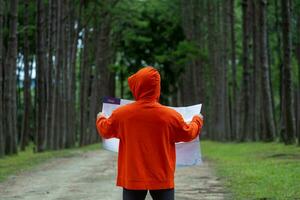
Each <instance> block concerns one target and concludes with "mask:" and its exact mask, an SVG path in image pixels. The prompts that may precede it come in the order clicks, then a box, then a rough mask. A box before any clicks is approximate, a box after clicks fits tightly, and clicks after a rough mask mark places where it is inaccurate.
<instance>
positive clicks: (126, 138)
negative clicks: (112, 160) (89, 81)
mask: <svg viewBox="0 0 300 200" xmlns="http://www.w3.org/2000/svg"><path fill="white" fill-rule="evenodd" d="M160 81H161V78H160V74H159V72H158V71H157V70H156V69H155V68H153V67H151V66H147V67H144V68H142V69H140V70H139V71H138V72H136V73H135V74H133V75H131V76H130V77H129V78H128V85H129V88H130V90H131V92H132V94H133V96H134V99H135V102H133V103H130V104H127V105H124V106H121V107H119V108H117V109H116V110H114V111H113V112H112V114H111V116H110V117H109V118H106V117H105V115H104V114H103V113H101V112H100V113H98V116H97V120H96V127H97V130H98V133H99V135H100V136H102V137H103V138H105V139H108V138H113V137H114V138H119V139H120V143H119V154H118V170H117V171H118V173H117V182H116V185H117V186H120V187H123V200H143V199H145V197H146V195H147V192H148V190H149V192H150V195H151V197H152V198H153V199H154V200H173V199H174V173H175V164H176V155H175V143H176V142H188V141H191V140H193V139H195V138H196V137H197V136H198V135H199V133H200V130H201V128H202V125H203V117H202V115H201V114H199V115H195V116H194V117H193V119H192V121H191V122H190V123H186V122H184V120H183V117H182V116H181V115H180V114H179V113H178V112H176V111H175V110H173V109H170V108H168V107H166V106H163V105H161V104H160V103H159V97H160V88H161V83H160Z"/></svg>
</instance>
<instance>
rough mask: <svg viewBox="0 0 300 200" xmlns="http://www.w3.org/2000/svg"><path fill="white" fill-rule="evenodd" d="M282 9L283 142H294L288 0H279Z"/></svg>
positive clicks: (289, 8) (289, 6)
mask: <svg viewBox="0 0 300 200" xmlns="http://www.w3.org/2000/svg"><path fill="white" fill-rule="evenodd" d="M281 9H282V36H283V38H282V39H283V53H284V54H283V84H284V86H283V87H284V89H283V98H284V104H283V106H284V109H283V116H284V117H283V118H284V126H285V133H286V134H285V135H286V137H285V143H286V144H292V143H294V142H295V121H294V106H293V105H294V104H293V89H292V74H291V58H292V55H291V50H292V38H291V5H290V1H289V0H281Z"/></svg>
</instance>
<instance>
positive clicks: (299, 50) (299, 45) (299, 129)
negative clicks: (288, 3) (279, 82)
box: [295, 11, 300, 146]
mask: <svg viewBox="0 0 300 200" xmlns="http://www.w3.org/2000/svg"><path fill="white" fill-rule="evenodd" d="M296 28H297V41H296V45H295V54H296V59H297V63H298V88H297V98H296V99H297V101H296V106H297V110H296V116H297V117H296V133H298V135H297V137H298V145H299V146H300V12H299V11H298V13H297V26H296Z"/></svg>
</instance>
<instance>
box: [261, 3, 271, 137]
mask: <svg viewBox="0 0 300 200" xmlns="http://www.w3.org/2000/svg"><path fill="white" fill-rule="evenodd" d="M266 6H267V1H266V0H261V1H260V24H259V25H260V40H259V41H260V50H261V52H260V62H261V72H262V79H261V84H262V94H263V102H262V103H263V105H264V106H263V113H264V114H263V115H264V118H263V120H264V124H265V130H264V133H263V140H264V141H272V140H273V139H274V136H275V124H274V113H273V108H272V96H271V87H270V77H269V74H270V73H269V63H268V49H267V7H266Z"/></svg>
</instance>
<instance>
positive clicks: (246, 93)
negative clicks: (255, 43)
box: [240, 0, 251, 141]
mask: <svg viewBox="0 0 300 200" xmlns="http://www.w3.org/2000/svg"><path fill="white" fill-rule="evenodd" d="M249 4H250V1H249V0H243V1H242V13H243V83H242V85H243V86H242V87H243V96H242V99H243V115H242V118H241V119H242V122H241V123H242V124H241V131H242V137H241V138H240V139H241V140H242V141H247V140H250V137H251V136H250V135H251V126H250V125H251V124H250V123H249V122H250V61H249V40H250V31H249V27H250V5H249Z"/></svg>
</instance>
